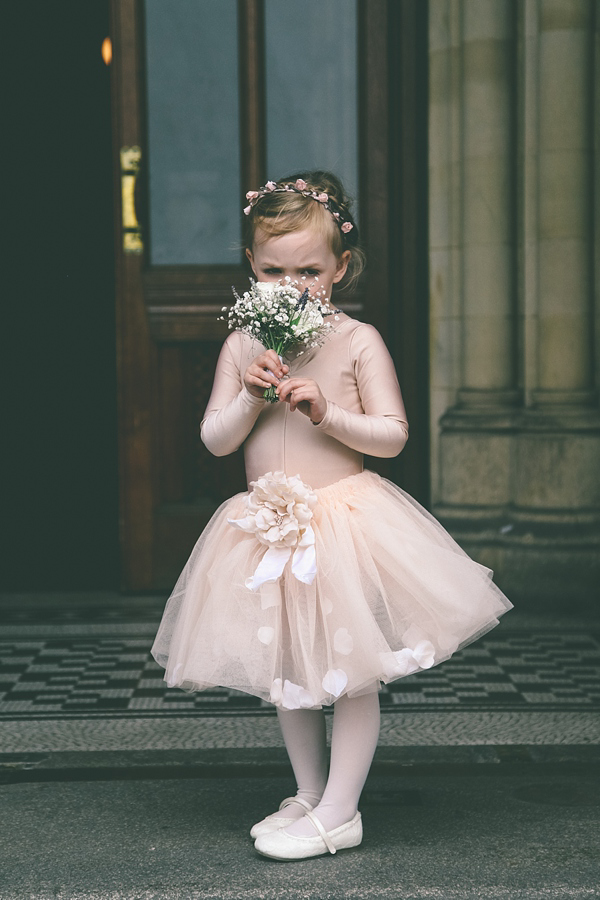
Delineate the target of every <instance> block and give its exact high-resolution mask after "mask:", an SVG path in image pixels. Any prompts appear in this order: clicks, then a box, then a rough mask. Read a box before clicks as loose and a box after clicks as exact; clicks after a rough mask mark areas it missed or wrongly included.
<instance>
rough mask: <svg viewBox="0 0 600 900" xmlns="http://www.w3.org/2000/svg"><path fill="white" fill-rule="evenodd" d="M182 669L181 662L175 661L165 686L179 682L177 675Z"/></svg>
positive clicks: (173, 685)
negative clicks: (175, 663)
mask: <svg viewBox="0 0 600 900" xmlns="http://www.w3.org/2000/svg"><path fill="white" fill-rule="evenodd" d="M182 669H183V663H177V665H176V666H175V668H174V669H173V671H172V672H171V674H170V676H169V677H168V678H167V686H168V687H175V685H176V684H178V683H179V678H178V675H179V673H180V671H181V670H182Z"/></svg>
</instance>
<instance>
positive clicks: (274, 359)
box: [244, 350, 290, 398]
mask: <svg viewBox="0 0 600 900" xmlns="http://www.w3.org/2000/svg"><path fill="white" fill-rule="evenodd" d="M289 371H290V370H289V366H286V365H285V363H282V362H281V361H280V359H279V357H278V356H277V354H276V353H275V351H274V350H265V352H264V353H261V354H260V356H257V357H256V359H253V360H252V362H251V363H250V365H249V366H248V368H247V369H246V371H245V372H244V384H245V385H246V387H247V388H248V390H249V391H250V393H251V394H253V395H254V396H255V397H261V398H262V396H263V394H264V392H265V388H269V387H273V386H274V387H277V385H278V384H279V382H280V381H281V379H282V378H283V376H284V375H287V373H288V372H289Z"/></svg>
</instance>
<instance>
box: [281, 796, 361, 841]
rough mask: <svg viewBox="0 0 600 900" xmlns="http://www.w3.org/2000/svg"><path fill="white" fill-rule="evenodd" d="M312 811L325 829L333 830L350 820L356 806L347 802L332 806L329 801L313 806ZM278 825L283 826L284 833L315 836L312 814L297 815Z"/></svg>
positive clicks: (354, 813)
mask: <svg viewBox="0 0 600 900" xmlns="http://www.w3.org/2000/svg"><path fill="white" fill-rule="evenodd" d="M312 812H313V813H314V815H315V816H316V817H317V818H318V820H319V822H320V823H321V825H322V826H323V828H324V829H325V831H334V830H335V829H336V828H340V827H341V826H342V825H345V824H346V822H351V821H352V819H353V818H354V817H355V816H356V807H355V806H354V807H353V806H351V805H348V804H345V805H339V804H336V805H335V806H334V805H333V804H331V803H328V804H325V803H323V804H319V805H318V806H315V807H314V809H313V810H312ZM280 827H281V828H285V833H286V834H289V835H292V836H294V837H315V826H314V823H313V821H312V816H310V817H309V816H305V815H302V816H297V817H296V819H294V821H293V822H290V823H289V824H288V825H281V826H280Z"/></svg>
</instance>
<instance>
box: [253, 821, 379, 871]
mask: <svg viewBox="0 0 600 900" xmlns="http://www.w3.org/2000/svg"><path fill="white" fill-rule="evenodd" d="M306 817H307V818H308V819H310V821H311V822H312V824H313V825H314V827H315V830H316V831H318V834H316V835H315V836H314V837H296V835H293V834H286V832H285V831H284V829H283V828H279V829H278V830H277V831H272V832H271V833H270V834H263V835H260V837H258V838H257V839H256V843H255V844H254V847H255V849H256V850H257V851H258V852H259V853H260V854H261V855H262V856H268V857H269V859H279V860H286V861H289V860H294V859H309V858H310V857H312V856H322V855H323V854H324V853H337V851H338V850H347V849H349V848H350V847H358V845H359V844H360V842H361V841H362V836H363V833H362V820H361V815H360V813H359V812H357V813H356V815H355V816H354V818H353V819H351V820H350V822H346V823H345V824H344V825H340V826H339V828H334V829H333V831H330V832H326V831H325V829H324V828H323V826H322V825H321V823H320V822H319V820H318V819H317V817H316V816H315V815H314V813H312V812H307V813H306Z"/></svg>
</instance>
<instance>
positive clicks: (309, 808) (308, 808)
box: [279, 797, 312, 813]
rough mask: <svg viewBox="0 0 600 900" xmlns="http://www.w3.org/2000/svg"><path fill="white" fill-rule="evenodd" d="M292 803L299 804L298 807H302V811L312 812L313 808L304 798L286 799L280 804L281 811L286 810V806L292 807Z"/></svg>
mask: <svg viewBox="0 0 600 900" xmlns="http://www.w3.org/2000/svg"><path fill="white" fill-rule="evenodd" d="M292 803H297V804H298V806H301V807H302V809H304V810H306V812H307V813H309V812H312V806H311V805H310V803H309V802H308V800H304V799H303V798H302V797H286V798H285V800H282V801H281V803H280V804H279V809H284V807H286V806H291V805H292Z"/></svg>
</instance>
